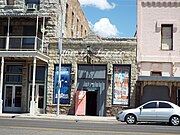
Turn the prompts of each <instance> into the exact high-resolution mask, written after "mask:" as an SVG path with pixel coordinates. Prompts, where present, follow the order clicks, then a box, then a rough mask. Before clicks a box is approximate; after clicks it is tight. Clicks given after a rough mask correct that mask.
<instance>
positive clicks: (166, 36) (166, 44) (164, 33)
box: [161, 24, 173, 50]
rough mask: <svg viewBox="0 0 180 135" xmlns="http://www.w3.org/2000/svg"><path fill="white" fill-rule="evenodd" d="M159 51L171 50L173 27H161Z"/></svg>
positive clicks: (166, 25)
mask: <svg viewBox="0 0 180 135" xmlns="http://www.w3.org/2000/svg"><path fill="white" fill-rule="evenodd" d="M161 49H162V50H173V25H171V24H169V25H168V24H163V25H161Z"/></svg>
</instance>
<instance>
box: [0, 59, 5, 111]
mask: <svg viewBox="0 0 180 135" xmlns="http://www.w3.org/2000/svg"><path fill="white" fill-rule="evenodd" d="M3 73H4V57H2V59H1V79H0V114H2V108H3V107H2V106H3V100H2V90H3Z"/></svg>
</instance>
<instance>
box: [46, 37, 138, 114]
mask: <svg viewBox="0 0 180 135" xmlns="http://www.w3.org/2000/svg"><path fill="white" fill-rule="evenodd" d="M57 44H58V43H57V42H54V43H51V44H50V45H49V57H50V59H49V63H48V79H47V80H48V82H47V86H48V88H47V108H46V110H47V113H56V107H57V105H56V103H55V99H56V95H55V89H56V88H55V87H56V83H57V82H56V79H57V78H56V77H55V76H57V74H56V72H57V70H56V67H58V63H59V55H58V48H57ZM87 49H88V50H87ZM89 49H90V50H91V51H90V61H89V63H87V60H88V59H87V57H88V52H89ZM68 66H69V67H70V71H69V77H70V81H67V82H69V84H68V88H69V90H68V92H67V93H64V94H68V96H69V97H68V96H67V95H66V96H65V97H64V99H67V97H68V98H69V99H68V100H69V102H66V103H64V102H63V101H62V103H61V104H60V111H61V112H60V113H63V114H75V115H96V116H106V115H108V116H110V115H115V114H117V112H118V111H120V110H121V109H122V107H134V106H135V83H136V73H137V70H136V69H137V68H136V39H135V38H112V39H110V38H99V37H97V36H95V35H94V34H90V35H89V36H88V37H86V38H79V39H72V38H67V39H63V51H62V67H68ZM65 71H67V70H66V69H64V70H63V71H62V74H64V72H65ZM126 75H127V77H128V78H127V80H126V79H124V80H126V84H125V85H126V86H125V85H121V86H119V85H120V83H119V82H118V79H121V80H123V76H124V78H126V77H125V76H126ZM120 76H121V77H120ZM117 78H118V79H117ZM64 80H65V77H62V75H61V82H62V83H63V84H62V85H63V86H62V87H63V88H64ZM67 80H68V79H67ZM122 82H123V81H122ZM122 82H121V83H122ZM63 88H62V89H63ZM126 88H127V89H126ZM123 90H124V91H126V92H127V93H124V94H125V95H126V96H127V97H125V99H124V100H123V96H122V95H123V93H121V92H122V91H123ZM62 91H63V90H61V92H62ZM84 91H85V95H84V97H86V100H83V98H82V99H81V100H80V101H81V102H83V103H82V104H81V105H80V104H79V101H78V99H77V97H79V98H80V97H81V96H82V95H81V94H82V93H83V92H84ZM118 92H119V93H118ZM62 93H63V92H62ZM62 93H61V94H62ZM79 93H80V95H78V94H79ZM62 98H63V95H62ZM93 101H96V102H93ZM77 104H78V105H77ZM89 106H91V107H89ZM78 107H79V108H80V110H78V109H79V108H78ZM85 108H86V109H85ZM89 108H91V110H89ZM81 109H82V110H81ZM79 111H80V112H79ZM82 111H83V112H82Z"/></svg>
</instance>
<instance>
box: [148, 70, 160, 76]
mask: <svg viewBox="0 0 180 135" xmlns="http://www.w3.org/2000/svg"><path fill="white" fill-rule="evenodd" d="M151 76H162V73H161V72H156V71H152V72H151Z"/></svg>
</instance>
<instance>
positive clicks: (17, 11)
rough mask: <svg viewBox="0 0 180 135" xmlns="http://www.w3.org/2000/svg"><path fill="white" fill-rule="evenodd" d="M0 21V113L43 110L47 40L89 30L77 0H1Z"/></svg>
mask: <svg viewBox="0 0 180 135" xmlns="http://www.w3.org/2000/svg"><path fill="white" fill-rule="evenodd" d="M72 4H73V5H72ZM67 5H68V6H67ZM67 7H69V8H68V10H67V9H66V8H67ZM61 9H62V10H61ZM66 11H67V13H66ZM72 12H73V13H74V16H71V15H72ZM72 17H73V18H72ZM61 18H63V19H61ZM77 18H78V28H77V27H71V28H70V26H69V25H71V23H70V21H71V20H77ZM66 22H67V25H65V24H66ZM0 24H1V25H0V59H1V68H0V71H1V75H0V113H2V112H30V113H31V114H34V113H45V112H46V93H47V75H48V70H47V69H48V62H49V56H48V48H49V47H48V46H49V44H51V43H50V42H54V41H53V39H57V38H58V37H59V35H60V33H61V31H62V33H63V36H64V37H71V33H74V34H73V35H72V37H75V36H74V35H78V34H77V33H81V34H80V35H79V37H84V36H86V35H88V34H89V32H90V31H91V30H90V28H89V25H88V22H87V20H86V18H85V16H84V14H83V12H82V9H81V7H80V4H79V2H78V1H77V0H63V1H59V0H0ZM76 25H77V22H76V21H74V22H73V25H71V26H76ZM66 27H67V28H66ZM61 28H62V30H61ZM80 28H81V29H80ZM75 33H76V34H75Z"/></svg>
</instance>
